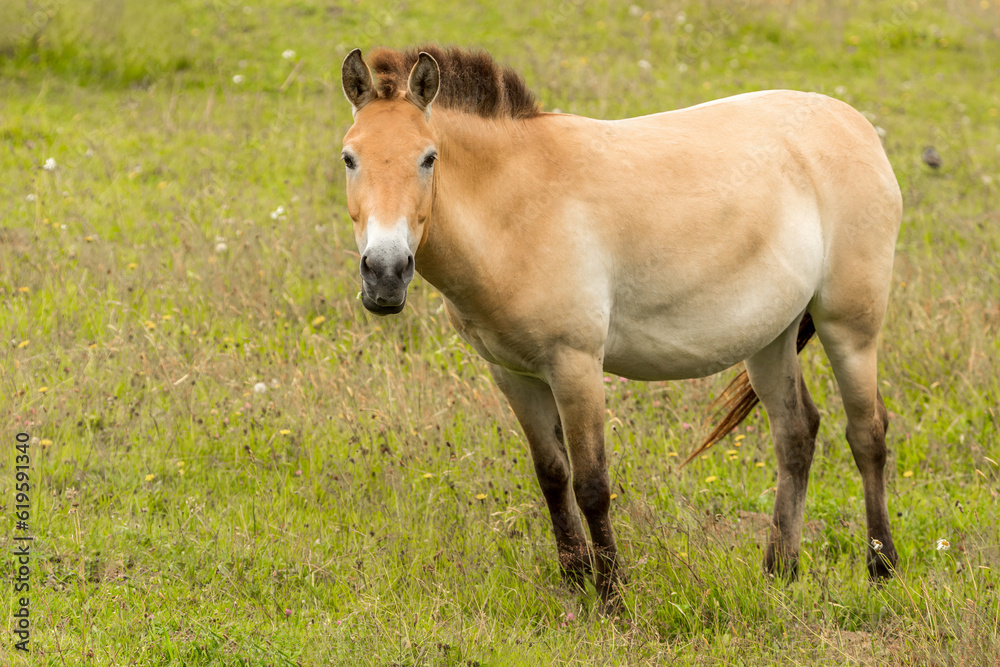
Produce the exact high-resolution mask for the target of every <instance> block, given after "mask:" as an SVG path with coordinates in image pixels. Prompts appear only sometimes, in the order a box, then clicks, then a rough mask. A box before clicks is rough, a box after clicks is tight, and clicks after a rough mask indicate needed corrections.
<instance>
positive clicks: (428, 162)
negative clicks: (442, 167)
mask: <svg viewBox="0 0 1000 667" xmlns="http://www.w3.org/2000/svg"><path fill="white" fill-rule="evenodd" d="M437 159H438V156H437V153H431V154H430V155H428V156H427V157H425V158H424V161H423V162H421V163H420V167H421V168H422V169H430V168H431V167H433V166H434V161H435V160H437Z"/></svg>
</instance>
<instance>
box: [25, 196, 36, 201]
mask: <svg viewBox="0 0 1000 667" xmlns="http://www.w3.org/2000/svg"><path fill="white" fill-rule="evenodd" d="M24 199H25V201H35V195H28V196H27V197H25V198H24Z"/></svg>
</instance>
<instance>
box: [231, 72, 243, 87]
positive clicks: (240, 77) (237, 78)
mask: <svg viewBox="0 0 1000 667" xmlns="http://www.w3.org/2000/svg"><path fill="white" fill-rule="evenodd" d="M244 81H246V78H244V76H243V75H242V74H236V75H235V76H233V83H235V84H236V85H239V84H241V83H243V82H244Z"/></svg>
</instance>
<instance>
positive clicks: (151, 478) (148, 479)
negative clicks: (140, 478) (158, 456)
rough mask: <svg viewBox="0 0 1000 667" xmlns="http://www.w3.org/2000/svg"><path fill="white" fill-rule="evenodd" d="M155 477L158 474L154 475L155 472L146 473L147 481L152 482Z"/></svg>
mask: <svg viewBox="0 0 1000 667" xmlns="http://www.w3.org/2000/svg"><path fill="white" fill-rule="evenodd" d="M154 479H156V475H154V474H153V473H149V474H148V475H146V481H147V482H152V481H153V480H154Z"/></svg>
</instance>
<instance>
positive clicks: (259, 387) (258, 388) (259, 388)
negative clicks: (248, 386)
mask: <svg viewBox="0 0 1000 667" xmlns="http://www.w3.org/2000/svg"><path fill="white" fill-rule="evenodd" d="M266 391H267V385H266V384H264V383H263V382H258V383H257V384H255V385H254V386H253V393H255V394H263V393H264V392H266Z"/></svg>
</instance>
